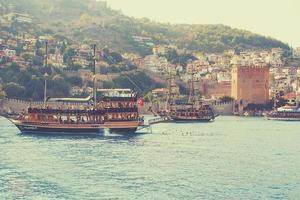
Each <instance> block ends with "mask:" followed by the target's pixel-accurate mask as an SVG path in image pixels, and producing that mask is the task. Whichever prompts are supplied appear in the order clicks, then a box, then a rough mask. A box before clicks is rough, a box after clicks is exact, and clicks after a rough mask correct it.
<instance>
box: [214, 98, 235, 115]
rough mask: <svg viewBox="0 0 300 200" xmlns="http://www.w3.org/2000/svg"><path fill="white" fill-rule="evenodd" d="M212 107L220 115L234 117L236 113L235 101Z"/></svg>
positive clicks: (215, 104)
mask: <svg viewBox="0 0 300 200" xmlns="http://www.w3.org/2000/svg"><path fill="white" fill-rule="evenodd" d="M212 107H213V110H214V111H215V113H216V114H218V115H232V114H233V111H234V110H233V109H234V101H231V102H227V103H213V104H212Z"/></svg>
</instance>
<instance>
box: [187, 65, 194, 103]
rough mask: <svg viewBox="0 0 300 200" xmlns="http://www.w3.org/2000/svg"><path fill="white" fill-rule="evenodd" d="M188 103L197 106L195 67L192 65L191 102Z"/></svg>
mask: <svg viewBox="0 0 300 200" xmlns="http://www.w3.org/2000/svg"><path fill="white" fill-rule="evenodd" d="M188 103H192V104H193V106H194V104H195V86H194V65H192V77H191V79H190V84H189V100H188Z"/></svg>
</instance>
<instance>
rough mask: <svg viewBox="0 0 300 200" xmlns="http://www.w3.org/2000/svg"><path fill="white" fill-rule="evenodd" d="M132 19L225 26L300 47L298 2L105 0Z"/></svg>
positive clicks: (299, 2)
mask: <svg viewBox="0 0 300 200" xmlns="http://www.w3.org/2000/svg"><path fill="white" fill-rule="evenodd" d="M107 2H108V5H109V6H110V7H111V8H113V9H117V10H121V11H122V12H123V13H124V14H126V15H129V16H133V17H138V18H142V17H146V18H150V19H152V20H156V21H160V22H170V23H189V24H192V23H194V24H225V25H229V26H232V27H234V28H242V29H247V30H249V31H252V32H255V33H260V34H263V35H267V36H272V37H275V38H277V39H279V40H282V41H283V42H286V43H289V44H290V45H293V47H296V46H300V0H107Z"/></svg>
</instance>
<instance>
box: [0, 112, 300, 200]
mask: <svg viewBox="0 0 300 200" xmlns="http://www.w3.org/2000/svg"><path fill="white" fill-rule="evenodd" d="M11 199H12V200H18V199H22V200H23V199H25V200H27V199H28V200H35V199H37V200H48V199H63V200H64V199H66V200H69V199H70V200H77V199H78V200H85V199H87V200H88V199H92V200H94V199H95V200H98V199H108V200H119V199H120V200H123V199H125V200H126V199H138V200H141V199H154V200H156V199H162V200H168V199H172V200H173V199H180V200H183V199H191V200H194V199H222V200H223V199H230V200H231V199H276V200H277V199H295V200H296V199H300V122H282V121H268V120H266V119H264V118H251V117H249V118H247V117H232V116H220V117H218V118H217V119H216V120H215V122H211V123H189V124H183V123H181V124H173V123H172V124H171V123H170V124H167V123H166V124H157V125H154V126H153V127H152V129H151V130H150V129H145V130H142V131H141V132H138V133H136V134H129V135H109V134H105V135H100V136H90V137H86V136H50V135H23V134H20V132H19V131H18V129H17V128H16V127H15V126H14V125H13V124H11V123H10V122H9V121H8V120H6V119H4V118H0V200H11Z"/></svg>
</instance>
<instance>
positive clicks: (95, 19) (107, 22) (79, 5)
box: [0, 0, 289, 55]
mask: <svg viewBox="0 0 300 200" xmlns="http://www.w3.org/2000/svg"><path fill="white" fill-rule="evenodd" d="M0 3H1V5H2V7H5V6H9V5H13V6H12V7H13V8H14V9H15V10H16V11H17V12H22V13H28V14H30V15H31V16H33V17H34V19H35V21H36V22H38V23H39V25H40V26H41V27H42V28H43V29H48V30H51V31H50V32H53V33H58V34H61V35H65V36H67V37H70V38H72V39H74V40H77V41H96V42H97V43H98V44H100V45H101V46H108V47H110V48H112V49H114V50H116V51H120V52H135V53H140V54H142V55H145V54H148V53H149V52H150V49H151V46H152V45H153V44H173V45H176V46H178V47H180V48H187V49H190V50H198V51H203V52H221V51H224V50H226V49H232V48H235V49H252V48H256V49H257V48H259V49H263V48H273V47H281V48H283V49H289V47H288V45H286V44H284V43H282V42H280V41H278V40H276V39H273V38H269V37H264V36H261V35H258V34H254V33H251V32H249V31H245V30H239V29H233V28H230V27H228V26H224V25H187V24H180V25H171V24H163V23H157V22H153V21H150V20H148V19H135V18H132V17H127V16H124V15H123V14H122V13H120V12H119V11H115V10H112V9H111V8H109V7H108V6H107V5H106V3H105V2H95V1H94V0H43V1H40V0H0ZM135 37H139V38H138V39H136V38H135Z"/></svg>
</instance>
